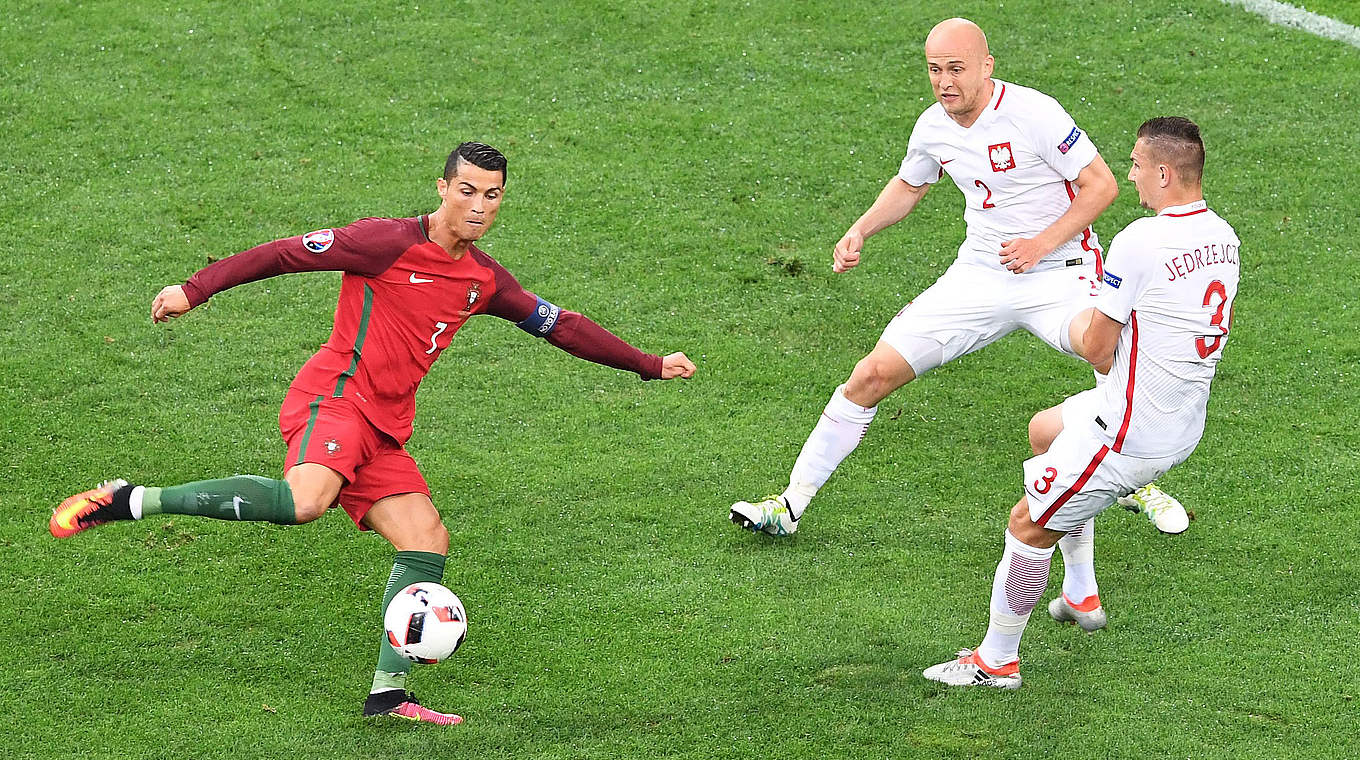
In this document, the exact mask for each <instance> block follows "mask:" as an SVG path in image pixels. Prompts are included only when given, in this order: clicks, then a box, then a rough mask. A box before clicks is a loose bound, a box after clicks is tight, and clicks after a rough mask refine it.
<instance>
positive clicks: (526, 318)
mask: <svg viewBox="0 0 1360 760" xmlns="http://www.w3.org/2000/svg"><path fill="white" fill-rule="evenodd" d="M472 255H474V256H476V257H477V260H478V261H479V262H480V263H482V264H483V265H485V266H487V267H489V268H490V269H491V270H492V271H493V272H494V273H495V276H496V292H495V294H494V295H493V296H492V297H491V300H490V301H488V302H487V305H486V313H488V314H491V315H493V316H497V317H500V318H501V319H505V320H509V321H511V322H514V323H515V325H516V326H517V327H519V328H520V329H521V330H524V331H525V332H527V333H529V334H530V335H537V336H539V337H540V338H544V339H546V340H547V341H548V342H549V343H551V344H553V345H554V346H557V347H558V348H560V349H562V350H563V351H566V352H567V353H569V354H571V355H572V356H575V357H577V358H580V359H585V360H586V361H589V362H594V363H596V364H603V365H604V366H606V367H613V368H615V369H622V370H628V371H630V372H636V373H638V375H639V376H641V377H642V379H643V380H658V379H659V380H671V379H673V378H677V377H682V378H687V377H690V376H691V375H693V374H694V371H695V367H694V362H691V361H690V360H689V357H687V356H685V354H684V353H682V352H676V353H672V354H668V355H666V356H665V357H661V356H657V355H656V354H648V353H643V352H642V351H640V350H638V349H637V348H634V347H633V346H632V345H630V344H629V343H628V342H627V341H625V340H623V339H622V338H620V337H618V336H617V335H615V334H614V333H611V332H610V331H608V330H606V329H605V328H603V327H601V326H600V325H598V324H597V323H595V322H594V321H593V320H591V319H590V318H589V317H586V316H585V315H583V314H579V313H577V312H574V311H567V310H565V309H561V308H559V307H557V306H556V305H554V304H552V303H549V302H548V301H545V300H543V299H542V298H539V297H538V296H536V295H534V294H533V293H530V292H529V291H527V290H525V289H524V288H523V287H522V286H521V285H520V284H519V281H518V280H516V279H515V277H514V275H512V274H510V272H509V271H507V270H506V269H505V267H503V266H501V265H500V263H499V262H497V261H496V260H495V259H493V258H491V257H490V256H488V255H486V254H485V253H483V252H482V251H480V250H476V249H474V251H473V254H472Z"/></svg>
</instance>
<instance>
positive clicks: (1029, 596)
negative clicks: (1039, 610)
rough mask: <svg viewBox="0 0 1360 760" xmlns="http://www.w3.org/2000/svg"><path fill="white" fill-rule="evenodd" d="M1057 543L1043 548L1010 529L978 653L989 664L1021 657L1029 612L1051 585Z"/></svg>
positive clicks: (997, 567) (998, 664)
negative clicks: (1054, 546) (1028, 541)
mask: <svg viewBox="0 0 1360 760" xmlns="http://www.w3.org/2000/svg"><path fill="white" fill-rule="evenodd" d="M1052 561H1053V547H1051V546H1050V547H1049V548H1047V549H1039V548H1037V547H1034V546H1030V545H1029V544H1026V543H1023V542H1022V541H1021V540H1020V539H1018V538H1016V537H1015V536H1013V535H1011V532H1010V531H1009V530H1008V531H1006V551H1005V552H1003V553H1002V554H1001V562H1000V563H998V564H997V566H996V578H995V579H993V581H992V604H991V613H992V614H991V621H990V622H989V623H988V625H987V636H986V637H985V638H983V639H982V643H981V644H980V645H978V648H977V653H978V656H979V657H981V658H982V661H983V662H985V663H987V665H988V666H989V667H993V668H998V667H1001V666H1002V665H1005V664H1006V663H1010V662H1015V661H1016V660H1018V659H1020V636H1021V635H1022V634H1024V632H1025V625H1026V624H1027V623H1028V622H1029V614H1030V613H1031V612H1033V611H1034V605H1036V604H1038V603H1039V597H1041V596H1043V594H1044V589H1045V588H1047V587H1048V568H1049V564H1050V563H1051V562H1052Z"/></svg>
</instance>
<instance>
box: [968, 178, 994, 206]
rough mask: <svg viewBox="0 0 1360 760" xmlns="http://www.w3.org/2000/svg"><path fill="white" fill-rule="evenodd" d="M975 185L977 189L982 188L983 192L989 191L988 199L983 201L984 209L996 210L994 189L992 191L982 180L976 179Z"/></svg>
mask: <svg viewBox="0 0 1360 760" xmlns="http://www.w3.org/2000/svg"><path fill="white" fill-rule="evenodd" d="M973 185H975V186H976V187H980V188H982V189H983V190H986V191H987V197H986V198H983V199H982V207H983V208H996V204H995V203H992V189H991V188H990V187H987V183H986V182H983V181H982V180H980V179H975V180H973Z"/></svg>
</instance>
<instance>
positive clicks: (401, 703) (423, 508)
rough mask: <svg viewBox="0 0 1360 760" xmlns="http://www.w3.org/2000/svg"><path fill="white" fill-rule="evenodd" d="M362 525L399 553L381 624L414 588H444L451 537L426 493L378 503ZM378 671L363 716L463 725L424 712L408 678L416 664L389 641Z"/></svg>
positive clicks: (445, 715) (458, 719)
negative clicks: (414, 585)
mask: <svg viewBox="0 0 1360 760" xmlns="http://www.w3.org/2000/svg"><path fill="white" fill-rule="evenodd" d="M363 523H364V525H365V526H367V527H369V528H371V529H372V530H373V531H374V532H376V533H377V534H378V535H380V536H382V537H383V538H385V539H387V540H388V541H389V542H390V543H391V544H392V546H393V548H395V549H396V550H397V556H396V558H395V560H394V561H393V563H392V573H391V575H389V576H388V578H387V586H386V588H385V589H384V591H383V602H382V607H381V608H380V609H379V611H378V619H379V620H381V619H382V615H383V613H384V612H386V611H387V605H388V603H389V602H391V601H392V597H394V596H396V594H397V592H398V591H400V590H402V589H403V588H405V587H406V586H408V585H410V584H412V583H419V582H422V581H426V582H433V583H439V582H440V581H441V580H443V578H444V562H445V558H446V556H447V555H448V553H449V532H448V530H447V529H446V528H445V527H444V523H443V521H442V520H440V518H439V512H438V510H436V509H435V508H434V502H432V501H430V497H429V496H426V495H425V494H423V493H405V494H398V495H395V496H388V497H387V498H384V499H379V500H378V501H376V502H374V504H373V506H372V508H370V509H369V510H368V512H367V513H366V514H365V515H364V518H363ZM380 640H381V643H380V644H379V650H378V665H377V668H376V669H375V670H374V672H373V686H372V688H371V689H370V690H369V694H368V698H367V699H366V700H365V701H364V715H366V716H386V717H392V718H402V719H405V720H411V721H417V722H425V723H435V724H437V725H441V726H449V725H454V724H457V723H462V722H463V719H462V718H461V717H459V716H457V715H454V714H452V713H441V712H436V711H434V710H431V709H429V708H428V707H424V706H422V705H421V704H420V700H418V699H416V697H415V695H414V694H411V693H410V692H409V691H407V690H406V676H407V675H408V674H409V673H410V672H411V666H412V664H413V663H412V662H411V661H410V660H407V659H405V658H403V657H402V656H401V655H399V654H397V653H396V650H394V649H392V645H391V644H389V643H388V642H387V638H386V637H380Z"/></svg>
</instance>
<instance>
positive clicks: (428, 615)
mask: <svg viewBox="0 0 1360 760" xmlns="http://www.w3.org/2000/svg"><path fill="white" fill-rule="evenodd" d="M383 628H384V629H386V631H387V641H388V643H389V644H391V645H392V648H393V649H395V650H397V654H399V655H401V656H402V657H405V658H406V659H408V660H411V661H413V662H419V663H423V664H426V665H428V664H430V663H434V662H439V661H440V660H444V659H448V657H449V656H451V655H452V654H453V653H454V652H455V651H456V650H457V649H458V647H459V646H460V645H462V643H463V639H464V638H465V637H466V636H467V612H465V611H464V610H463V603H462V602H461V601H459V599H458V597H457V596H456V595H455V594H454V593H453V592H452V591H449V590H448V589H446V588H444V587H443V586H441V585H439V584H438V583H412V584H411V585H409V586H407V587H406V588H404V589H402V590H401V591H399V592H397V595H396V596H394V597H392V601H391V602H389V603H388V605H387V612H385V613H383Z"/></svg>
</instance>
